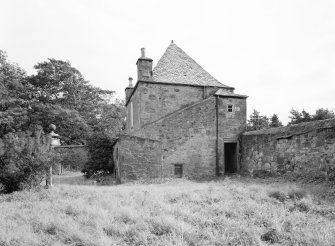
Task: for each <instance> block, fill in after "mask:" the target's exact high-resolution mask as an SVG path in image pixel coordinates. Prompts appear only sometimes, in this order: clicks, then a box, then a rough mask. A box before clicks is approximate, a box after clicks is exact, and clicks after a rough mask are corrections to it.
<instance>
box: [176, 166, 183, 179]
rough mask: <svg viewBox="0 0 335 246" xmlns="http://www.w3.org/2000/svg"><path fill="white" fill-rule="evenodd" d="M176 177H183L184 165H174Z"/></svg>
mask: <svg viewBox="0 0 335 246" xmlns="http://www.w3.org/2000/svg"><path fill="white" fill-rule="evenodd" d="M174 176H175V177H176V178H182V177H183V165H182V164H175V165H174Z"/></svg>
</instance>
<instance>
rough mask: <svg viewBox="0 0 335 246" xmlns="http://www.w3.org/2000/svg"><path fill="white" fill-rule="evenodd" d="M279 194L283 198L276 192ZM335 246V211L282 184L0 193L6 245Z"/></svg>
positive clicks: (0, 240) (175, 183) (0, 241)
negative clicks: (270, 245)
mask: <svg viewBox="0 0 335 246" xmlns="http://www.w3.org/2000/svg"><path fill="white" fill-rule="evenodd" d="M278 191H280V192H282V193H283V194H284V195H283V196H284V199H278V197H281V196H278V197H277V196H276V195H273V194H275V193H276V192H278ZM302 204H304V205H302ZM304 206H305V207H304ZM306 207H307V209H306ZM334 242H335V208H334V206H333V205H332V204H326V203H320V202H318V201H316V200H313V196H312V195H310V194H308V193H306V191H302V190H298V189H297V188H296V187H292V186H290V185H285V184H281V185H280V186H278V185H271V184H268V185H265V184H259V183H254V182H253V181H251V182H240V181H239V180H230V179H225V180H221V181H215V182H214V181H213V182H202V183H197V182H191V181H187V180H172V181H169V182H166V183H161V184H124V185H118V186H109V187H107V186H76V185H58V186H56V187H54V188H53V189H52V190H44V189H40V190H35V191H23V192H17V193H14V194H11V195H2V196H0V245H1V246H3V245H77V246H78V245H268V244H271V243H275V244H282V245H334Z"/></svg>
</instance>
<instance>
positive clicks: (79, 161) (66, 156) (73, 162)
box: [61, 147, 88, 172]
mask: <svg viewBox="0 0 335 246" xmlns="http://www.w3.org/2000/svg"><path fill="white" fill-rule="evenodd" d="M61 156H62V161H61V164H62V166H63V168H64V169H66V170H72V171H79V172H80V171H81V170H83V169H84V166H85V164H86V162H87V161H88V154H87V151H86V147H81V148H74V149H64V150H63V151H61Z"/></svg>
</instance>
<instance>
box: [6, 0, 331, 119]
mask: <svg viewBox="0 0 335 246" xmlns="http://www.w3.org/2000/svg"><path fill="white" fill-rule="evenodd" d="M172 39H173V40H174V42H175V43H176V44H177V45H178V46H179V47H180V48H182V49H183V50H184V51H185V52H186V53H188V54H189V55H190V56H191V57H192V58H193V59H195V60H196V61H197V62H198V63H199V64H200V65H201V66H202V67H203V68H205V69H206V70H207V71H208V72H209V73H211V74H212V75H213V76H214V77H215V78H216V79H218V80H219V81H220V82H222V83H223V84H226V85H229V86H233V87H235V88H236V90H235V92H236V93H240V94H246V95H249V98H248V116H249V114H250V113H251V112H252V110H253V109H254V108H255V109H257V110H258V111H260V112H261V114H265V115H270V114H273V113H277V114H278V115H279V118H280V120H281V121H283V123H287V121H288V115H289V112H290V110H291V109H292V107H293V108H295V109H297V110H299V111H300V110H302V109H305V110H307V111H309V112H311V113H314V111H315V109H317V108H320V107H325V108H329V109H332V110H335V1H332V0H329V1H327V0H322V1H317V0H277V1H272V0H259V1H251V0H219V1H211V0H207V1H196V0H193V1H186V0H184V1H183V0H168V1H159V0H148V1H147V0H137V1H135V0H133V1H129V0H126V1H125V0H122V1H121V0H120V1H111V0H109V1H107V0H105V1H104V0H95V1H93V0H57V1H56V0H53V1H51V0H21V1H20V0H0V49H2V50H4V51H7V53H8V56H9V59H10V60H11V61H14V62H17V63H19V65H20V66H21V67H23V68H25V69H26V70H27V72H28V74H31V73H33V65H35V64H36V63H37V62H41V61H44V60H46V59H47V58H56V59H63V60H69V61H70V62H71V64H72V65H73V66H74V67H76V68H78V69H79V70H80V71H81V72H82V74H83V75H84V77H85V78H86V79H88V80H89V81H91V83H92V84H94V85H96V86H99V87H102V88H105V89H112V90H115V91H116V97H117V98H123V97H124V88H125V87H126V86H127V84H128V77H130V76H132V77H134V78H136V76H137V75H136V66H135V63H136V60H137V58H138V57H139V56H140V48H141V47H145V48H146V50H147V56H148V57H150V58H152V59H154V64H156V63H157V61H158V59H159V58H160V57H161V56H162V54H163V53H164V51H165V49H166V48H167V47H168V45H169V44H170V42H171V40H172Z"/></svg>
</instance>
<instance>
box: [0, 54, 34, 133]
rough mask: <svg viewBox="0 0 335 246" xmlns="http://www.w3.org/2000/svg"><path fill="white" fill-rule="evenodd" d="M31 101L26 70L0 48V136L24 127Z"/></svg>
mask: <svg viewBox="0 0 335 246" xmlns="http://www.w3.org/2000/svg"><path fill="white" fill-rule="evenodd" d="M33 101H34V100H33V93H32V88H31V86H30V85H29V83H27V79H26V72H25V71H24V70H23V69H22V68H20V67H19V66H18V65H17V64H14V63H11V62H9V61H8V60H7V54H6V52H4V51H1V50H0V137H1V136H3V135H4V134H6V133H8V132H10V131H13V130H14V131H16V130H19V129H21V128H24V127H26V123H27V120H28V118H27V110H28V108H29V105H30V104H31V102H33Z"/></svg>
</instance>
